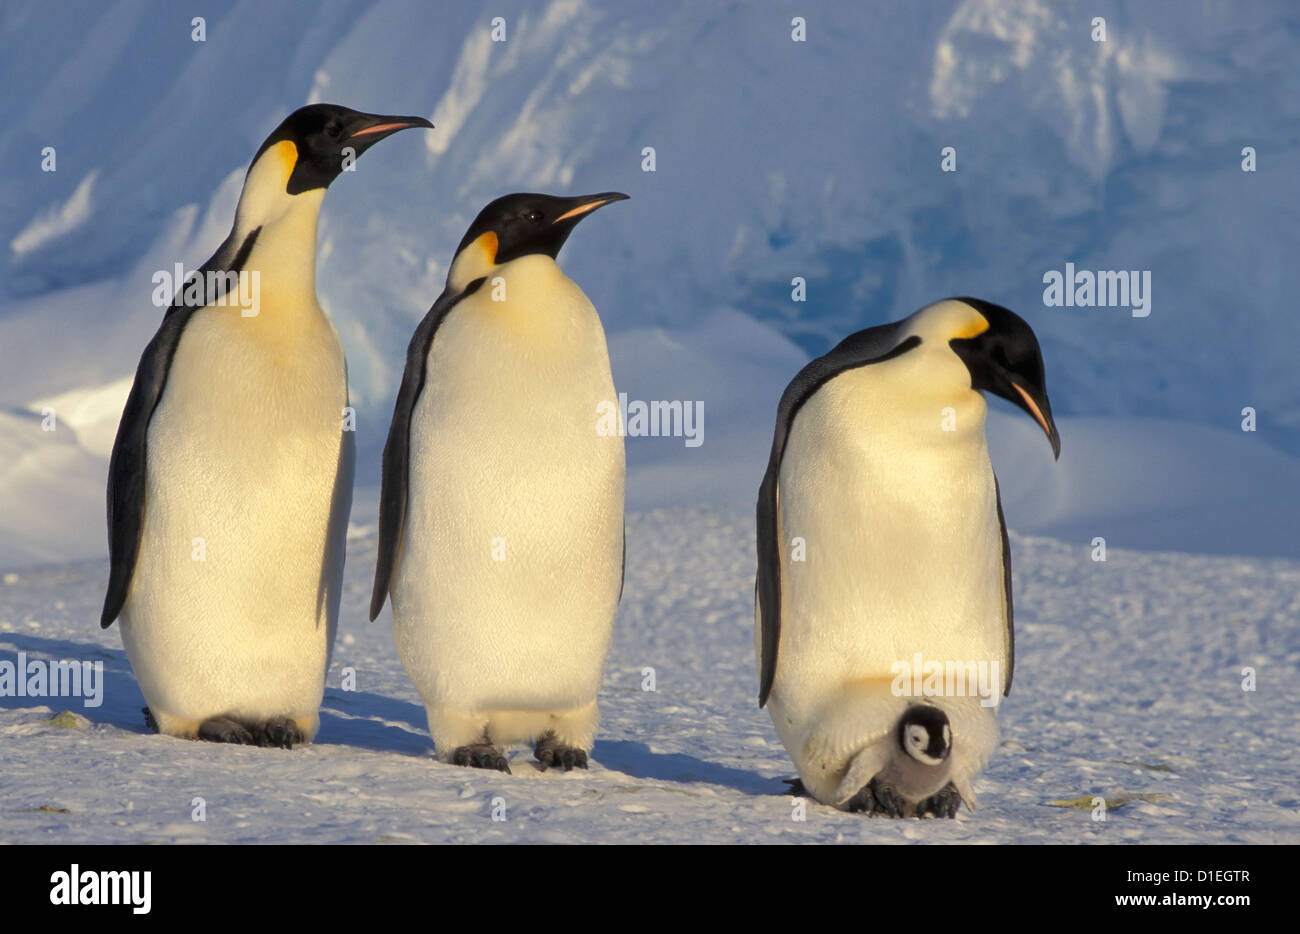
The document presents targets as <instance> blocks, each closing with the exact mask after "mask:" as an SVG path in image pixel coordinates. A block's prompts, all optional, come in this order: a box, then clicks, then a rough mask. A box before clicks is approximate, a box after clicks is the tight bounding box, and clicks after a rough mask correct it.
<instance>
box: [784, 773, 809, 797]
mask: <svg viewBox="0 0 1300 934" xmlns="http://www.w3.org/2000/svg"><path fill="white" fill-rule="evenodd" d="M781 781H783V782H785V783H786V784H787V785H789V786H790V787H789V788H787V789H786V794H789V795H794V796H795V797H796V798H808V797H811V795H809V794H808V789H807V788H805V787H804V786H803V779H801V778H783V779H781Z"/></svg>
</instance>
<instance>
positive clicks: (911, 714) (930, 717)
mask: <svg viewBox="0 0 1300 934" xmlns="http://www.w3.org/2000/svg"><path fill="white" fill-rule="evenodd" d="M898 745H899V748H901V749H902V750H903V752H905V753H907V755H909V756H911V757H912V758H913V759H915V760H916V761H917V762H920V763H921V764H922V765H939V764H940V763H942V762H943V761H944V760H945V759H947V758H948V753H949V752H951V751H952V729H951V728H950V727H949V726H948V715H947V714H945V713H944V712H943V711H942V710H940V709H939V708H938V707H933V706H931V705H929V704H914V705H913V706H911V707H909V708H907V711H906V713H904V714H903V716H902V719H900V720H899V721H898Z"/></svg>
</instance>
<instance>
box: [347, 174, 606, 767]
mask: <svg viewBox="0 0 1300 934" xmlns="http://www.w3.org/2000/svg"><path fill="white" fill-rule="evenodd" d="M626 197H627V195H623V194H618V193H615V192H607V193H604V194H599V195H587V196H584V197H576V198H556V197H551V196H549V195H539V194H513V195H506V196H505V197H502V198H498V199H497V200H495V201H493V202H492V203H491V204H489V205H488V206H487V207H485V208H484V209H483V210H482V211H481V212H480V213H479V215H478V217H477V218H476V219H475V221H474V223H473V224H472V225H471V226H470V228H469V230H468V232H466V234H465V237H464V239H462V240H461V242H460V246H459V247H457V249H456V255H455V258H454V260H453V261H452V264H451V268H450V270H449V272H448V274H447V287H446V289H445V290H444V291H443V293H442V295H441V297H439V299H438V300H437V302H435V303H434V305H433V307H432V308H431V309H430V310H429V313H428V314H427V315H426V316H425V318H424V320H423V321H421V322H420V325H419V327H417V328H416V330H415V336H414V337H413V338H412V339H411V343H410V347H409V349H408V351H407V357H406V372H405V374H404V375H403V377H402V385H401V388H400V389H399V391H398V395H397V406H396V409H395V411H394V413H393V423H392V426H391V428H390V429H389V433H388V443H387V445H386V446H385V447H384V466H383V489H382V494H381V501H380V511H379V558H378V564H377V567H376V573H375V587H374V595H373V597H372V599H371V603H370V618H371V619H374V618H375V617H376V616H378V615H379V612H380V610H382V609H383V606H384V600H385V598H386V597H387V596H388V595H389V594H391V595H392V598H393V630H394V633H395V636H396V641H397V650H398V653H399V654H400V655H401V658H402V663H403V665H405V666H406V671H407V673H408V674H409V675H410V676H411V680H412V681H414V682H415V686H416V687H417V688H418V689H419V691H420V696H421V697H422V698H423V699H424V703H425V707H426V709H427V711H428V715H429V732H430V733H432V734H433V741H434V745H435V746H436V747H437V750H438V752H439V753H440V754H441V756H442V758H443V759H444V760H445V761H448V762H452V763H455V764H457V765H468V766H474V767H477V768H489V769H500V770H501V771H505V772H508V771H510V769H509V766H508V764H507V761H506V757H505V747H507V746H509V745H511V744H513V743H518V742H533V743H534V752H535V755H536V757H537V760H538V761H539V762H540V763H541V765H542V767H543V768H546V767H549V766H552V765H554V766H559V767H561V768H563V769H564V770H565V771H568V770H569V769H571V768H573V767H575V766H577V767H579V768H586V766H587V753H588V751H589V750H590V749H591V745H592V742H593V739H594V737H595V734H596V726H597V722H598V719H599V715H598V711H597V707H596V693H597V691H598V690H599V688H600V682H601V674H602V671H603V669H604V664H605V656H606V654H607V653H608V651H609V643H610V637H611V636H612V634H613V626H614V616H615V614H616V612H617V610H618V603H619V598H620V596H621V594H622V588H623V558H624V545H623V475H624V464H623V439H622V438H621V437H620V436H618V435H617V434H609V433H602V432H600V431H599V430H598V428H597V413H598V411H599V407H600V406H601V403H609V402H611V401H613V400H614V399H615V396H614V382H613V378H612V377H611V375H610V369H609V354H608V352H607V351H606V348H605V332H604V329H603V328H602V327H601V324H600V318H599V316H598V315H597V314H596V309H595V308H594V307H592V304H591V302H590V301H589V300H588V299H587V296H586V295H584V294H583V292H582V289H580V288H578V286H577V285H576V284H575V283H574V282H573V281H571V280H570V279H569V278H568V277H567V276H565V275H564V273H563V272H561V271H560V267H559V266H558V265H556V262H555V257H556V255H557V254H558V253H559V251H560V247H562V246H563V245H564V241H565V239H566V238H567V237H568V236H569V233H570V232H571V231H572V230H573V228H574V226H576V225H577V223H578V222H579V221H580V220H582V219H583V218H584V217H587V216H588V215H589V214H590V213H591V212H592V211H594V210H596V209H597V208H599V207H601V206H602V205H605V204H609V203H610V202H612V201H621V200H623V199H624V198H626Z"/></svg>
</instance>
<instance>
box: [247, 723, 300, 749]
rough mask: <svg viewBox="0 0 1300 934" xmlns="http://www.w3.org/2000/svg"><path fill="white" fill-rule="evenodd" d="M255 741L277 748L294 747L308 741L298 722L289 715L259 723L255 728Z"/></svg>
mask: <svg viewBox="0 0 1300 934" xmlns="http://www.w3.org/2000/svg"><path fill="white" fill-rule="evenodd" d="M252 733H253V741H254V742H255V743H256V744H257V745H258V746H271V747H274V748H277V749H292V748H293V747H294V746H296V745H301V744H303V743H305V742H307V737H306V736H304V735H303V732H302V730H300V729H299V728H298V724H296V723H294V722H293V721H292V720H290V719H289V718H288V717H272V718H271V719H270V720H267V721H266V722H265V723H259V724H257V725H256V726H255V727H254V728H253V730H252Z"/></svg>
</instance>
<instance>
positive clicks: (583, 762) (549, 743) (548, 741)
mask: <svg viewBox="0 0 1300 934" xmlns="http://www.w3.org/2000/svg"><path fill="white" fill-rule="evenodd" d="M533 755H534V756H536V757H537V761H538V762H540V763H541V764H542V768H543V769H549V768H550V767H551V766H556V767H557V768H562V769H564V771H566V772H568V771H570V770H572V769H585V768H586V767H587V752H586V750H584V749H578V748H577V747H576V746H566V745H565V744H564V743H562V742H560V741H559V740H558V739H556V738H555V734H554V733H547V734H546V735H545V736H543V737H542V738H541V739H539V740H538V741H537V745H536V746H535V747H534V748H533Z"/></svg>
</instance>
